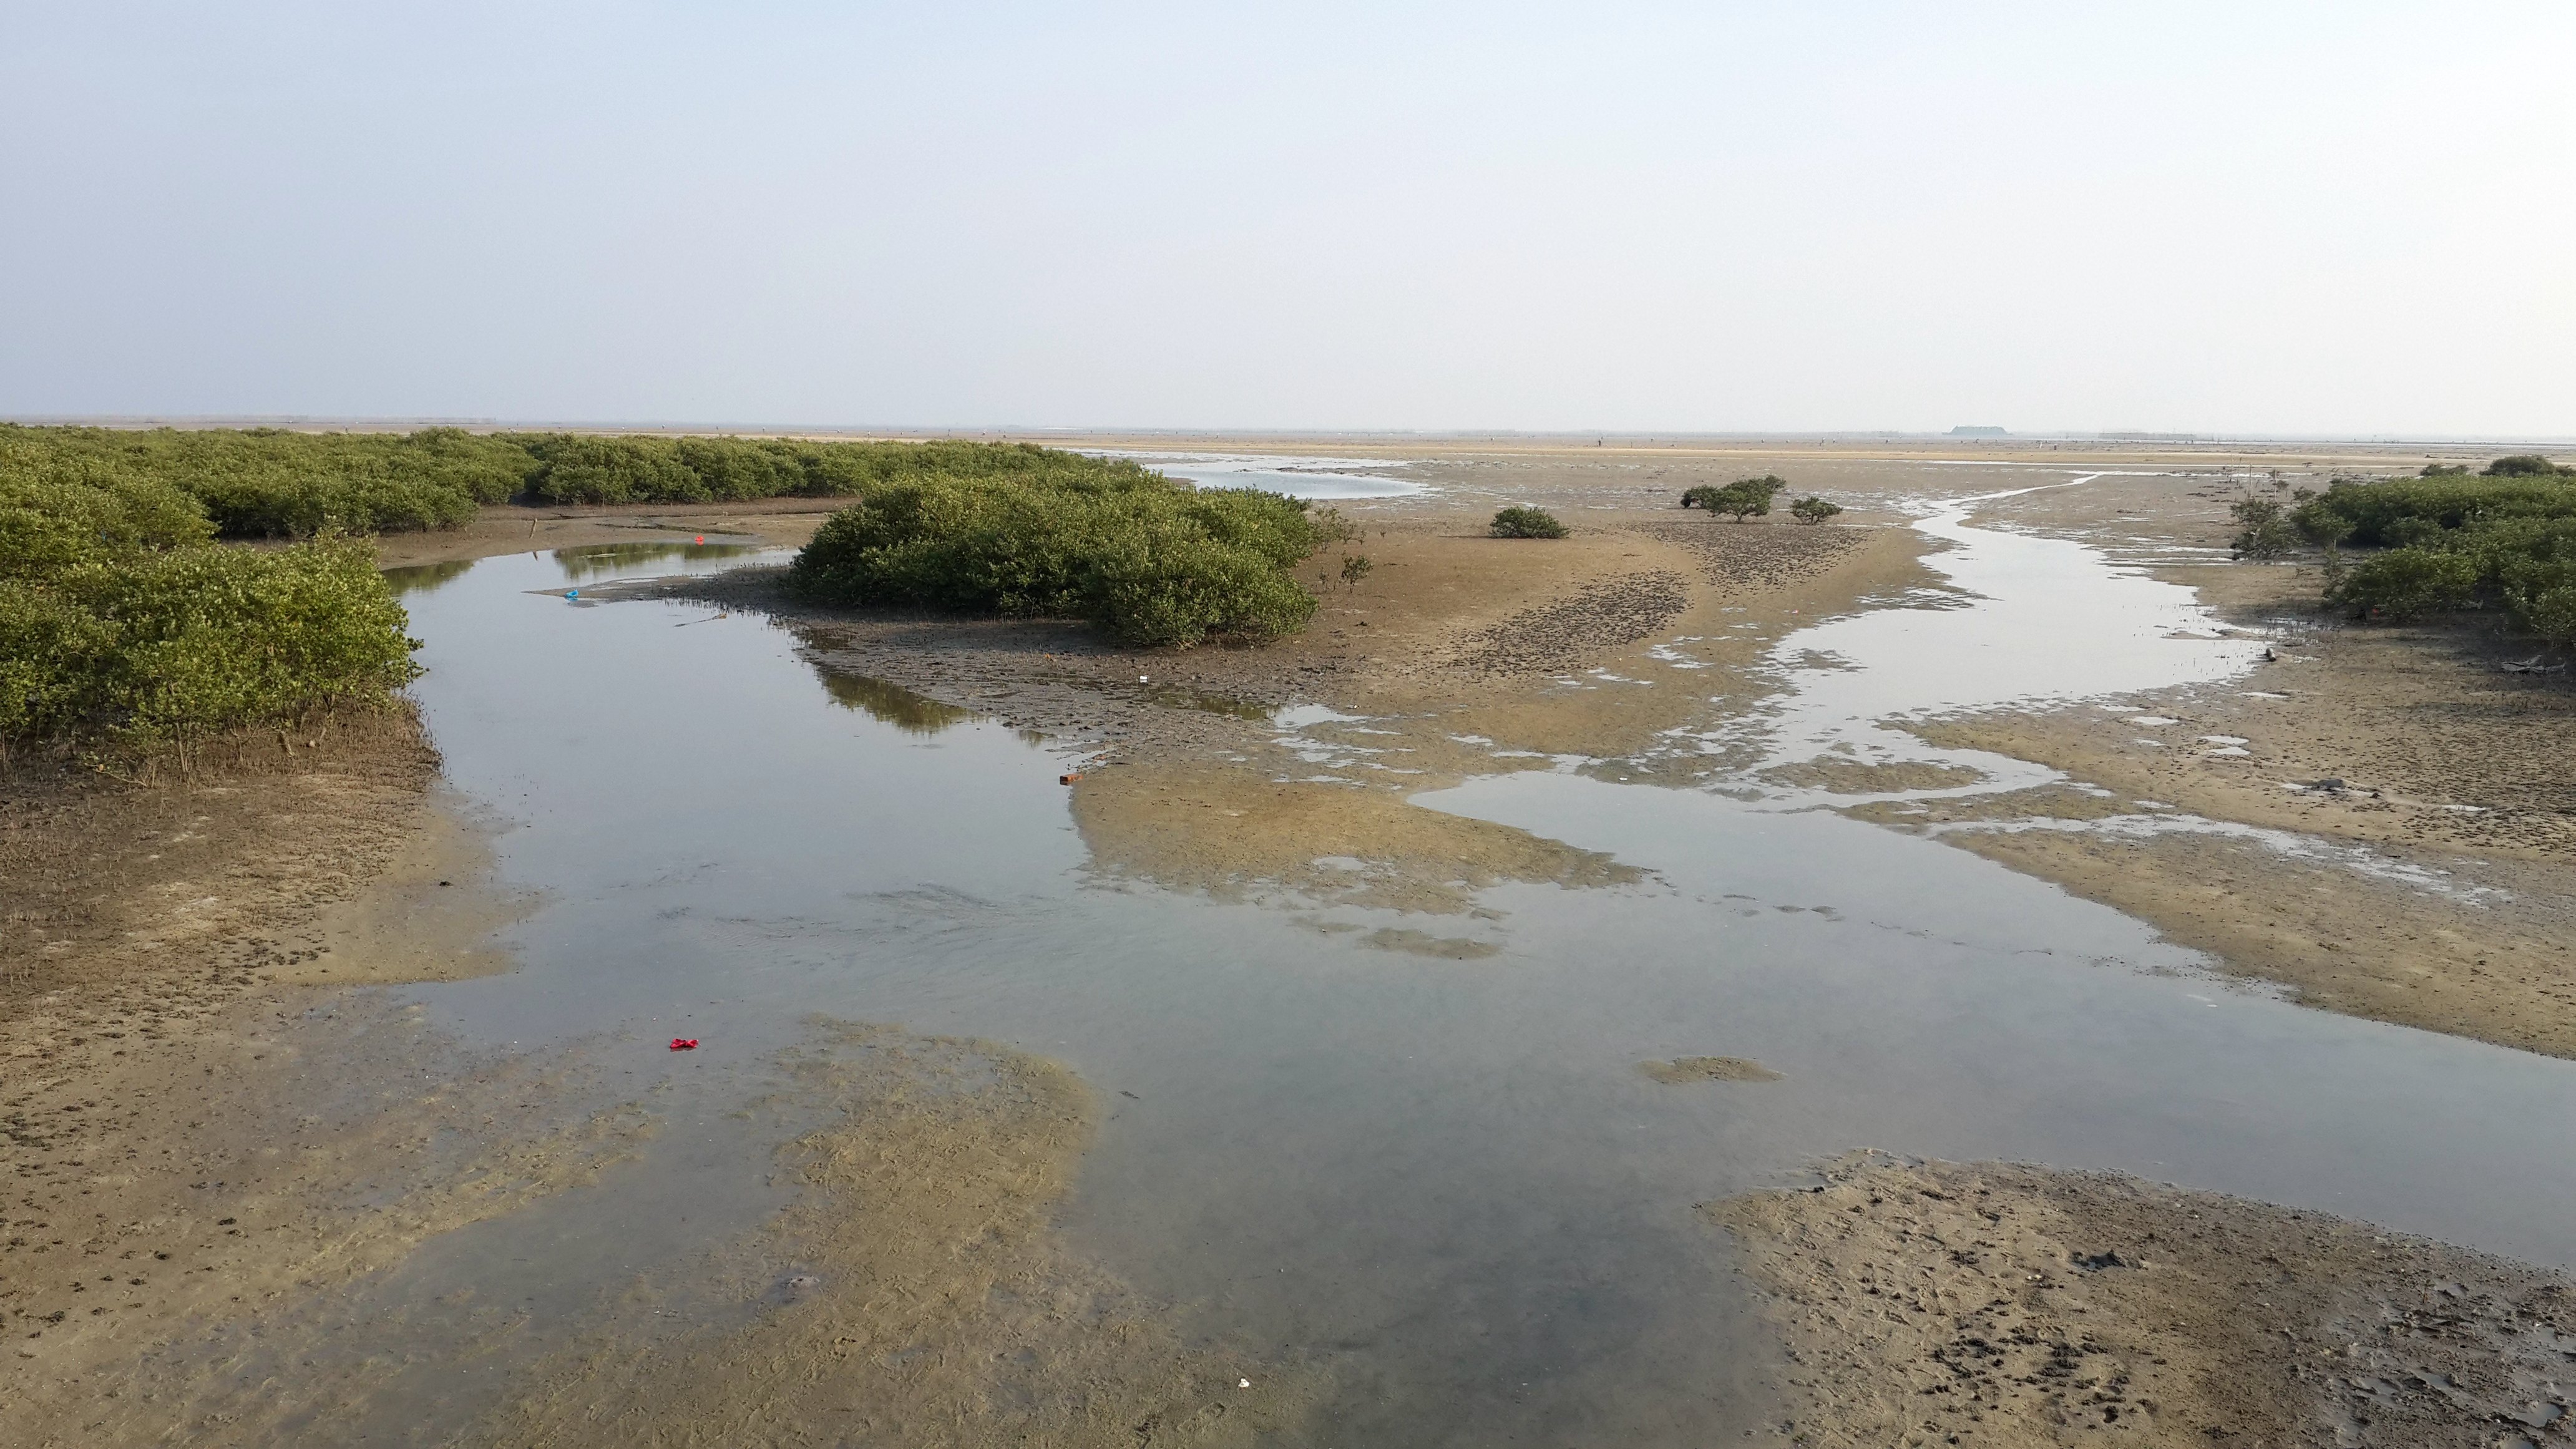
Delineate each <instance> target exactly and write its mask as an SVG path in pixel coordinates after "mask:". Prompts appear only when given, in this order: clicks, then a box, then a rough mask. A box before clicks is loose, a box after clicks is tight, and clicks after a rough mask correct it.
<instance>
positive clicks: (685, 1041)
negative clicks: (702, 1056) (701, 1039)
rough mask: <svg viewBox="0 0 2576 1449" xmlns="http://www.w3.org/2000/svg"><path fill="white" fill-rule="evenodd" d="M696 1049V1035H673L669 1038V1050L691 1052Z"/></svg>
mask: <svg viewBox="0 0 2576 1449" xmlns="http://www.w3.org/2000/svg"><path fill="white" fill-rule="evenodd" d="M697 1049H698V1039H697V1038H696V1037H693V1036H675V1037H673V1038H671V1050H673V1051H675V1052H693V1051H696V1050H697Z"/></svg>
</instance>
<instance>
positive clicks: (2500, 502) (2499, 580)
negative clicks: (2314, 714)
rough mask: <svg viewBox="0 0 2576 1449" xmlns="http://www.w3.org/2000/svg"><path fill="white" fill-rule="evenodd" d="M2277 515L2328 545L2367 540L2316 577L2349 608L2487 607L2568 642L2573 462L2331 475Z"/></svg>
mask: <svg viewBox="0 0 2576 1449" xmlns="http://www.w3.org/2000/svg"><path fill="white" fill-rule="evenodd" d="M2289 520H2290V522H2291V524H2292V525H2293V526H2295V527H2296V528H2297V530H2298V531H2299V532H2300V533H2301V534H2303V535H2304V536H2306V537H2307V538H2308V539H2309V540H2310V541H2312V542H2315V543H2318V544H2322V545H2324V546H2326V547H2327V548H2329V549H2336V550H2339V549H2341V548H2342V547H2344V546H2346V545H2358V546H2361V547H2365V548H2372V549H2375V550H2377V551H2376V552H2374V553H2371V554H2369V555H2367V556H2364V557H2362V558H2360V559H2358V560H2355V561H2352V562H2351V563H2350V564H2349V566H2339V567H2338V568H2336V569H2335V570H2334V572H2333V578H2332V582H2331V583H2330V584H2329V585H2328V588H2327V598H2328V601H2329V602H2332V603H2336V604H2341V605H2343V606H2345V607H2346V608H2348V609H2350V610H2351V611H2352V612H2353V613H2354V614H2356V615H2357V616H2360V617H2363V618H2372V617H2376V618H2382V619H2393V620H2405V619H2412V618H2417V617H2420V616H2422V615H2426V614H2434V613H2446V612H2452V611H2457V610H2463V609H2494V610H2499V611H2501V612H2502V613H2503V614H2504V615H2505V616H2506V617H2507V618H2508V619H2509V620H2510V621H2511V622H2512V624H2513V626H2514V627H2515V628H2517V629H2519V630H2521V631H2523V632H2525V633H2528V634H2531V635H2534V636H2536V637H2538V638H2539V639H2541V640H2543V641H2545V642H2548V643H2551V644H2556V645H2560V646H2568V645H2576V468H2567V467H2562V466H2560V465H2558V464H2555V463H2552V462H2550V461H2549V460H2548V459H2546V458H2540V457H2533V456H2521V457H2513V458H2501V459H2498V460H2497V461H2496V462H2494V463H2493V464H2490V465H2489V466H2488V467H2487V469H2486V470H2485V472H2484V473H2482V474H2475V475H2472V474H2470V473H2469V472H2468V471H2467V470H2466V469H2464V468H2428V469H2426V470H2425V473H2424V475H2423V476H2421V477H2416V478H2392V479H2382V480H2378V481H2358V480H2351V479H2343V480H2338V481H2336V482H2335V483H2334V484H2333V485H2332V486H2330V487H2328V488H2327V489H2326V490H2325V491H2324V492H2322V493H2316V494H2310V495H2307V496H2305V497H2304V498H2302V499H2301V500H2300V501H2299V503H2298V505H2297V507H2296V508H2294V509H2293V510H2291V512H2290V514H2289ZM2338 562H2339V563H2340V562H2341V561H2340V558H2339V559H2338Z"/></svg>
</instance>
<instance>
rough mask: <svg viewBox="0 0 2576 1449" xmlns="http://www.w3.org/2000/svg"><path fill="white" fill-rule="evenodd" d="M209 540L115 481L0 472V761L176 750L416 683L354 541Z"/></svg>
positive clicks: (205, 530)
mask: <svg viewBox="0 0 2576 1449" xmlns="http://www.w3.org/2000/svg"><path fill="white" fill-rule="evenodd" d="M213 535H214V527H213V523H212V521H211V520H210V519H209V518H208V517H207V516H206V513H205V510H204V507H203V505H202V504H200V503H199V502H198V501H197V500H196V499H194V498H192V497H190V496H189V495H187V494H185V493H183V492H180V491H179V490H177V489H175V488H171V487H169V486H167V485H165V484H161V483H157V482H152V481H143V480H137V479H136V478H134V477H131V476H127V475H124V474H121V473H119V472H117V471H116V470H114V469H112V468H96V467H92V466H88V465H87V464H86V463H84V462H80V461H74V462H71V463H67V464H63V465H59V466H56V467H52V468H49V469H47V470H46V471H45V472H44V473H42V474H41V475H38V476H28V475H25V474H21V475H18V476H14V477H13V476H8V475H0V751H5V750H8V749H14V748H18V747H23V746H26V745H29V744H56V745H78V746H88V745H101V746H114V747H119V748H125V749H131V750H149V749H152V748H156V747H159V746H162V745H167V744H176V745H179V746H182V747H185V746H187V745H189V744H191V743H193V742H194V741H197V740H200V739H203V738H205V737H207V736H210V735H213V734H217V733H220V732H222V731H225V730H229V729H234V728H237V727H240V726H244V725H252V724H260V723H265V722H269V721H272V720H278V719H284V718H289V717H294V716H299V715H302V714H304V713H307V712H309V711H311V710H314V709H317V708H323V707H328V706H333V705H339V704H345V703H371V702H377V701H381V700H382V699H384V698H385V697H386V696H387V695H388V694H390V693H391V692H392V691H393V690H395V689H398V688H400V687H401V686H402V684H403V683H404V682H405V681H407V680H409V679H410V678H411V677H412V675H413V673H414V669H413V666H412V663H411V651H412V649H413V648H414V647H415V646H414V643H413V641H412V640H410V639H408V638H406V637H405V635H404V628H405V625H406V623H407V620H406V618H405V616H404V613H403V610H402V606H401V605H400V604H398V603H396V602H395V601H394V596H393V591H392V589H391V588H389V587H388V586H387V585H386V583H385V580H384V578H383V576H382V575H380V574H378V573H377V572H376V568H375V560H374V556H373V552H372V550H370V549H369V548H368V547H367V546H366V545H365V544H363V543H360V542H356V541H352V540H347V539H341V538H331V539H325V540H322V541H319V542H313V543H306V544H300V545H296V546H293V547H288V548H283V549H275V550H267V551H253V550H249V549H243V548H237V547H229V546H226V545H223V544H219V543H216V542H214V541H213Z"/></svg>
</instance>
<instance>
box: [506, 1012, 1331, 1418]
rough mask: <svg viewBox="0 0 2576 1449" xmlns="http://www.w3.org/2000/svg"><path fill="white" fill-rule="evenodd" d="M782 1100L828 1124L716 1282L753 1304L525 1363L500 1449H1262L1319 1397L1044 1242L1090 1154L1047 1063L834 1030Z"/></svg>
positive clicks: (798, 1152) (650, 1306) (977, 1047)
mask: <svg viewBox="0 0 2576 1449" xmlns="http://www.w3.org/2000/svg"><path fill="white" fill-rule="evenodd" d="M819 1034H820V1037H821V1039H820V1040H819V1041H818V1042H817V1043H815V1044H814V1045H812V1046H810V1047H808V1048H806V1049H804V1050H801V1051H799V1052H797V1053H795V1054H794V1055H793V1056H792V1057H791V1059H790V1062H789V1074H790V1086H789V1088H788V1092H789V1093H790V1094H791V1095H793V1096H794V1097H796V1098H799V1099H801V1100H803V1101H806V1102H809V1103H821V1104H825V1105H826V1106H828V1107H829V1108H830V1110H831V1112H832V1115H833V1116H834V1118H835V1119H836V1120H833V1121H831V1122H830V1123H829V1124H828V1125H826V1126H824V1127H822V1128H820V1129H818V1130H815V1131H812V1132H809V1133H806V1134H804V1135H802V1136H800V1137H798V1138H797V1139H796V1140H795V1141H793V1142H792V1143H790V1144H789V1145H788V1146H787V1147H786V1148H784V1149H783V1150H782V1152H781V1166H782V1168H783V1169H784V1170H785V1172H786V1173H787V1174H788V1175H789V1176H790V1177H791V1178H792V1180H793V1181H794V1182H795V1184H796V1189H795V1196H794V1198H793V1200H792V1201H791V1203H790V1204H789V1206H788V1207H787V1208H786V1210H785V1211H784V1212H782V1213H781V1214H780V1215H779V1217H778V1218H777V1219H776V1221H774V1222H773V1223H772V1224H771V1225H770V1226H769V1227H768V1228H767V1229H766V1230H765V1231H763V1232H762V1233H760V1234H758V1235H757V1236H756V1237H755V1238H754V1239H753V1240H752V1241H750V1242H746V1243H742V1244H737V1245H734V1246H732V1247H730V1248H727V1249H724V1250H721V1251H720V1252H719V1253H718V1254H717V1255H716V1258H715V1261H714V1262H713V1263H711V1264H710V1265H709V1267H708V1269H707V1272H708V1275H709V1276H710V1277H712V1278H713V1279H714V1280H715V1281H717V1282H720V1283H721V1284H723V1285H724V1288H723V1291H722V1292H721V1293H720V1294H719V1295H717V1296H718V1297H720V1298H724V1299H730V1300H732V1301H735V1302H738V1303H743V1304H747V1305H756V1307H755V1308H754V1309H753V1311H752V1312H751V1313H750V1314H749V1315H748V1316H747V1317H743V1316H737V1317H735V1318H734V1319H733V1321H730V1322H723V1323H718V1324H714V1325H710V1326H699V1327H689V1328H683V1329H681V1330H679V1331H677V1332H674V1331H672V1329H671V1328H670V1327H669V1326H668V1323H667V1321H666V1320H662V1319H659V1318H658V1316H657V1313H656V1306H657V1304H658V1303H659V1301H660V1300H659V1299H658V1298H657V1297H655V1296H654V1295H653V1294H651V1293H649V1292H647V1293H644V1294H639V1295H637V1296H634V1297H631V1298H630V1299H628V1300H627V1301H626V1302H624V1303H622V1304H621V1305H620V1306H619V1308H618V1310H617V1311H616V1312H615V1313H614V1315H613V1317H612V1321H611V1322H610V1323H609V1324H608V1325H606V1326H604V1327H602V1328H601V1329H600V1330H599V1331H597V1332H595V1333H593V1334H590V1335H587V1336H585V1338H584V1339H583V1340H582V1341H581V1342H579V1343H577V1344H576V1345H574V1346H572V1347H570V1348H567V1349H565V1350H564V1351H562V1352H560V1353H558V1354H556V1355H554V1356H552V1357H551V1358H550V1359H548V1360H547V1361H545V1362H544V1363H543V1364H541V1365H539V1367H538V1368H537V1370H536V1372H535V1373H534V1375H533V1376H532V1382H531V1383H530V1384H529V1385H528V1386H527V1387H526V1388H525V1389H524V1390H523V1391H521V1392H519V1393H516V1394H514V1395H513V1396H512V1402H511V1403H510V1404H509V1406H508V1407H507V1408H506V1409H505V1410H503V1411H502V1412H501V1413H499V1414H498V1415H496V1416H495V1417H494V1419H493V1420H492V1421H491V1422H490V1424H489V1425H488V1426H487V1429H486V1435H478V1436H477V1437H486V1436H488V1442H490V1443H492V1444H494V1445H496V1446H503V1449H509V1446H531V1449H533V1446H540V1445H543V1446H553V1445H565V1444H602V1445H607V1444H636V1443H647V1442H649V1443H656V1444H709V1445H714V1444H743V1443H763V1444H780V1443H870V1444H902V1445H907V1446H912V1445H919V1446H955V1449H967V1446H982V1445H992V1444H1048V1445H1063V1446H1068V1449H1071V1446H1101V1449H1107V1446H1118V1449H1138V1446H1145V1449H1162V1446H1177V1445H1210V1446H1214V1445H1234V1444H1249V1443H1253V1442H1257V1441H1259V1440H1260V1439H1262V1438H1263V1437H1264V1436H1265V1435H1266V1434H1270V1433H1274V1432H1276V1431H1278V1430H1279V1429H1280V1428H1282V1427H1283V1425H1286V1424H1288V1423H1290V1422H1291V1421H1293V1420H1294V1419H1295V1418H1296V1417H1297V1416H1298V1414H1299V1413H1300V1412H1301V1410H1302V1407H1303V1405H1304V1403H1305V1402H1306V1401H1307V1400H1308V1399H1309V1398H1310V1397H1311V1395H1312V1393H1313V1391H1314V1389H1315V1387H1316V1382H1317V1381H1316V1380H1315V1378H1314V1377H1313V1376H1312V1375H1311V1374H1310V1373H1307V1372H1304V1371H1301V1370H1296V1369H1282V1368H1278V1367H1275V1366H1272V1365H1269V1364H1260V1363H1254V1362H1252V1361H1250V1360H1249V1359H1247V1358H1245V1357H1243V1356H1241V1355H1239V1354H1233V1353H1228V1352H1225V1351H1223V1350H1217V1349H1210V1348H1202V1347H1192V1346H1188V1345H1185V1344H1184V1343H1183V1342H1182V1341H1181V1340H1180V1338H1179V1337H1178V1335H1177V1334H1175V1333H1174V1331H1173V1330H1172V1329H1171V1327H1170V1326H1169V1325H1168V1323H1167V1322H1166V1321H1165V1320H1164V1319H1162V1318H1161V1317H1160V1316H1159V1315H1158V1313H1157V1312H1156V1310H1155V1309H1154V1308H1153V1307H1152V1306H1151V1305H1149V1304H1146V1303H1144V1302H1141V1301H1139V1300H1138V1299H1137V1298H1136V1297H1135V1295H1134V1294H1132V1293H1131V1292H1130V1291H1129V1290H1127V1289H1126V1288H1125V1287H1124V1286H1123V1285H1121V1284H1120V1283H1118V1282H1117V1281H1116V1280H1114V1279H1112V1278H1109V1277H1108V1276H1106V1275H1105V1274H1102V1273H1101V1272H1099V1271H1098V1270H1097V1269H1095V1268H1092V1267H1089V1266H1088V1265H1086V1264H1084V1263H1082V1262H1080V1261H1078V1260H1076V1259H1074V1258H1072V1257H1070V1256H1069V1255H1068V1254H1067V1253H1066V1252H1065V1251H1064V1249H1063V1248H1062V1247H1061V1246H1060V1244H1059V1243H1058V1241H1057V1239H1056V1236H1055V1234H1054V1231H1053V1229H1052V1227H1051V1225H1050V1223H1049V1221H1048V1215H1049V1214H1050V1213H1051V1212H1052V1211H1054V1209H1055V1207H1056V1204H1057V1202H1058V1200H1059V1199H1060V1198H1061V1197H1062V1196H1063V1194H1064V1192H1065V1190H1066V1188H1067V1186H1068V1185H1069V1183H1070V1181H1071V1179H1072V1174H1073V1170H1074V1165H1075V1163H1076V1162H1077V1161H1078V1160H1079V1158H1080V1156H1081V1153H1082V1151H1083V1149H1084V1147H1085V1146H1086V1145H1088V1143H1089V1140H1090V1136H1091V1123H1092V1115H1093V1114H1092V1108H1091V1104H1090V1100H1089V1095H1088V1093H1087V1092H1086V1091H1085V1090H1084V1089H1083V1087H1082V1085H1081V1084H1080V1083H1079V1082H1078V1081H1076V1080H1075V1079H1074V1078H1073V1076H1072V1075H1071V1074H1069V1073H1067V1072H1066V1071H1064V1070H1063V1069H1062V1068H1060V1067H1057V1066H1055V1065H1053V1064H1051V1063H1048V1062H1043V1061H1039V1060H1037V1059H1035V1058H1031V1057H1026V1056H1022V1055H1019V1054H1017V1053H1013V1052H1008V1051H1004V1050H1001V1049H999V1048H995V1047H990V1046H986V1045H983V1044H979V1043H974V1042H966V1041H957V1040H951V1039H933V1038H920V1037H909V1036H905V1035H903V1034H901V1033H897V1032H892V1031H887V1030H883V1029H879V1028H871V1027H864V1026H849V1025H840V1024H829V1023H827V1024H824V1025H823V1026H821V1027H820V1028H819Z"/></svg>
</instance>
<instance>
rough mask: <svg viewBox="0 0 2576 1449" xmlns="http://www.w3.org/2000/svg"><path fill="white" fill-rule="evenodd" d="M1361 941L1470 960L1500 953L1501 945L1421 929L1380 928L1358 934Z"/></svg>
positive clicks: (1382, 948)
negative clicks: (1433, 933)
mask: <svg viewBox="0 0 2576 1449" xmlns="http://www.w3.org/2000/svg"><path fill="white" fill-rule="evenodd" d="M1360 944H1361V945H1363V946H1368V947H1372V948H1374V949H1376V950H1380V951H1405V952H1409V953H1411V954H1413V955H1416V956H1436V957H1439V958H1440V959H1441V960H1443V961H1473V960H1477V959H1479V958H1481V957H1485V956H1495V955H1500V954H1501V953H1502V949H1503V948H1502V947H1500V946H1498V945H1496V944H1495V943H1493V942H1491V941H1471V940H1469V939H1467V938H1466V937H1463V936H1434V935H1431V934H1429V933H1427V932H1423V931H1401V930H1397V929H1395V928H1394V927H1392V926H1387V927H1381V928H1380V929H1378V930H1374V931H1371V932H1369V933H1368V934H1367V935H1365V936H1362V937H1360Z"/></svg>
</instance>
